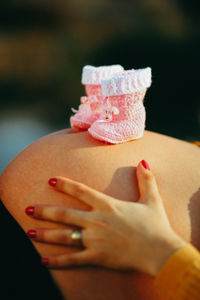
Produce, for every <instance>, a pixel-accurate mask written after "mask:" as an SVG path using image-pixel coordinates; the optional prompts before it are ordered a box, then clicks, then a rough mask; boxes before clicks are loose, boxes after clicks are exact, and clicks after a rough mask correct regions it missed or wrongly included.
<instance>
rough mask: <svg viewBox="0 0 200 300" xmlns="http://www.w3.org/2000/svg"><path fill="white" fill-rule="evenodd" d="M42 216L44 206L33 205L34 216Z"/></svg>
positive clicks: (43, 214)
mask: <svg viewBox="0 0 200 300" xmlns="http://www.w3.org/2000/svg"><path fill="white" fill-rule="evenodd" d="M43 216H45V207H43V206H35V212H34V217H37V218H42V217H43Z"/></svg>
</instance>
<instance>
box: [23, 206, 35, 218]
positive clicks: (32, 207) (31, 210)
mask: <svg viewBox="0 0 200 300" xmlns="http://www.w3.org/2000/svg"><path fill="white" fill-rule="evenodd" d="M34 211H35V207H34V206H28V207H27V208H26V209H25V213H26V214H27V215H28V216H32V215H33V214H34Z"/></svg>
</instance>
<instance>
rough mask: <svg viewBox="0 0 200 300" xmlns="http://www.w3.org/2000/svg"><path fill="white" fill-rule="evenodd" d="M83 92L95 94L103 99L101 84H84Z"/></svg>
mask: <svg viewBox="0 0 200 300" xmlns="http://www.w3.org/2000/svg"><path fill="white" fill-rule="evenodd" d="M85 92H86V95H87V96H93V95H95V96H96V97H97V98H98V99H99V100H102V99H103V96H102V91H101V85H92V84H86V85H85Z"/></svg>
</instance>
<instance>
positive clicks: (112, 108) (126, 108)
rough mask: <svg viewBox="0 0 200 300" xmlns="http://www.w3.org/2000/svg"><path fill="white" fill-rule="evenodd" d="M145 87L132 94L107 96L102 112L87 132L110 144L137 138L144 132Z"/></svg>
mask: <svg viewBox="0 0 200 300" xmlns="http://www.w3.org/2000/svg"><path fill="white" fill-rule="evenodd" d="M145 93H146V89H145V90H142V91H137V92H134V93H133V94H127V95H121V96H112V97H108V99H107V105H105V108H104V113H103V114H102V115H101V117H100V119H99V120H97V121H96V122H94V123H93V124H92V126H91V127H90V128H89V129H88V132H89V133H90V134H91V135H92V136H93V137H94V138H96V139H98V140H100V141H105V142H108V143H111V144H119V143H124V142H127V141H130V140H133V139H138V138H140V137H142V136H143V134H144V127H145V119H146V112H145V108H144V105H143V98H144V95H145Z"/></svg>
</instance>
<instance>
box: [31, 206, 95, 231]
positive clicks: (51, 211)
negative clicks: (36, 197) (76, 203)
mask: <svg viewBox="0 0 200 300" xmlns="http://www.w3.org/2000/svg"><path fill="white" fill-rule="evenodd" d="M26 214H28V215H30V216H32V217H33V218H35V219H40V220H46V221H51V222H57V223H62V224H71V225H76V226H81V227H85V226H86V225H87V224H88V223H89V216H90V215H89V214H90V213H89V212H87V211H81V210H77V209H73V208H66V207H62V206H48V205H35V206H29V207H27V208H26Z"/></svg>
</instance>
